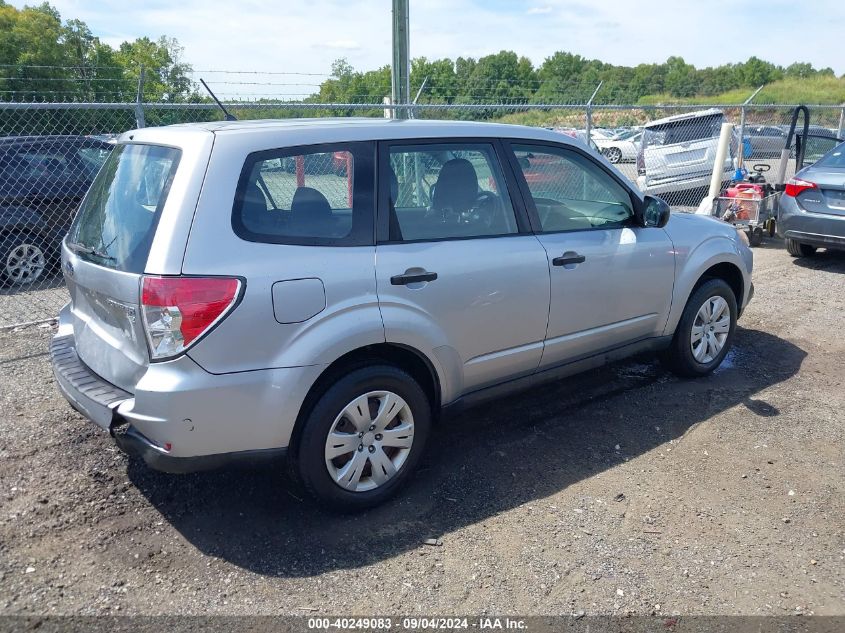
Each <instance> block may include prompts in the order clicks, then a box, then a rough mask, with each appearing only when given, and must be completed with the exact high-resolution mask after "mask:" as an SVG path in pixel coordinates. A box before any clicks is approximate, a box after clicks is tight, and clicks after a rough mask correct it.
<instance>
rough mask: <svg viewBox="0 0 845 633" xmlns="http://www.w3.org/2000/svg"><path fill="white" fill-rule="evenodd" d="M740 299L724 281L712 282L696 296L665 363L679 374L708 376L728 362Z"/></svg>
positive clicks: (673, 339) (701, 286) (689, 301)
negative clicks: (737, 298)
mask: <svg viewBox="0 0 845 633" xmlns="http://www.w3.org/2000/svg"><path fill="white" fill-rule="evenodd" d="M737 312H738V311H737V300H736V297H735V296H734V293H733V290H732V289H731V287H730V286H729V285H728V284H727V282H725V281H724V280H723V279H709V280H707V281H705V282H704V283H702V284H701V285H700V286H699V287H698V288H697V289H696V290H695V292H693V293H692V296H690V298H689V300H688V301H687V305H686V307H685V308H684V312H683V314H682V315H681V320H680V322H679V323H678V327H677V329H676V330H675V336H674V337H673V338H672V344H671V346H670V347H669V349H668V350H667V352H666V354H665V356H664V360H665V361H666V364H667V365H668V366H669V369H670V370H672V372H674V373H675V374H677V375H679V376H683V377H687V378H696V377H699V376H706V375H707V374H710V373H711V372H712V371H713V370H714V369H716V368H717V367H718V366H719V365H720V364H721V362H722V361H723V360H724V358H725V356H726V355H727V353H728V351H729V350H730V348H731V345H732V344H733V337H734V331H735V329H736V319H737Z"/></svg>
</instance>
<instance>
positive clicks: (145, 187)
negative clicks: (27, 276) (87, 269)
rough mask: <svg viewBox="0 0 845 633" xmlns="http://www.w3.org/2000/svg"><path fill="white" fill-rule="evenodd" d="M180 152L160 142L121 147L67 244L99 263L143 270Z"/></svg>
mask: <svg viewBox="0 0 845 633" xmlns="http://www.w3.org/2000/svg"><path fill="white" fill-rule="evenodd" d="M180 155H181V152H180V150H178V149H173V148H171V147H162V146H159V145H141V144H126V145H118V146H116V147H115V149H114V151H112V153H111V154H110V155H109V157H108V158H107V159H106V162H105V163H104V164H103V167H102V169H101V170H100V172H99V173H98V174H97V177H96V178H95V180H94V182H93V184H92V185H91V189H90V190H89V191H88V195H87V196H86V197H85V200H84V201H83V203H82V206H81V207H80V209H79V214H78V215H77V217H76V220H75V221H74V224H73V226H72V227H71V230H70V234H69V236H68V242H67V243H68V248H70V249H71V250H72V251H74V252H75V253H76V254H77V255H78V256H79V257H80V258H82V259H85V260H87V261H90V262H92V263H95V264H98V265H100V266H105V267H107V268H113V269H115V270H120V271H125V272H131V273H141V272H143V271H144V267H145V265H146V262H147V257H148V256H149V253H150V245H151V244H152V241H153V237H154V235H155V230H156V225H157V224H158V218H159V216H160V215H161V209H162V207H163V206H164V203H165V201H166V200H167V194H168V192H169V190H170V185H171V183H172V182H173V176H174V174H175V173H176V167H177V165H178V163H179V157H180Z"/></svg>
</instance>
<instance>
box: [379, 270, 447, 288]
mask: <svg viewBox="0 0 845 633" xmlns="http://www.w3.org/2000/svg"><path fill="white" fill-rule="evenodd" d="M435 279H437V273H430V272H421V273H405V274H403V275H393V277H391V278H390V283H391V284H393V285H394V286H407V285H408V284H416V283H420V282H421V281H434V280H435Z"/></svg>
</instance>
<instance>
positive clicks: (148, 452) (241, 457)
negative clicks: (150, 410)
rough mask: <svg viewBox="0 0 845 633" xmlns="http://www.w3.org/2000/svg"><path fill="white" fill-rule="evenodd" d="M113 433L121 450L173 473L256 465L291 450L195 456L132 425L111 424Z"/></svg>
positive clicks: (155, 468)
mask: <svg viewBox="0 0 845 633" xmlns="http://www.w3.org/2000/svg"><path fill="white" fill-rule="evenodd" d="M111 434H112V437H113V438H114V441H115V443H116V444H117V445H118V446H119V447H120V450H122V451H123V452H124V453H126V454H127V455H132V456H133V457H137V458H139V459H142V460H143V461H144V463H145V464H146V465H147V466H149V467H150V468H152V469H153V470H158V471H160V472H163V473H173V474H185V473H195V472H199V471H203V470H214V469H216V468H222V467H224V466H231V465H233V464H237V465H248V466H255V465H257V464H258V463H260V462H265V461H273V460H275V459H281V458H282V457H284V456H285V455H286V454H287V451H288V449H287V448H266V449H263V450H255V451H238V452H235V453H216V454H214V455H198V456H196V457H173V456H172V455H169V454H168V453H167V451H165V450H164V449H163V448H162V447H161V446H158V445H156V444H155V443H154V442H153V441H152V440H150V439H149V438H147V437H146V436H145V435H144V434H143V433H141V432H140V431H139V430H138V429H136V428H135V427H134V426H132V425H129V426H127V427H126V428H125V429H121V428H112V429H111Z"/></svg>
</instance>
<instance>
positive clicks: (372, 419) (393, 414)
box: [291, 364, 431, 512]
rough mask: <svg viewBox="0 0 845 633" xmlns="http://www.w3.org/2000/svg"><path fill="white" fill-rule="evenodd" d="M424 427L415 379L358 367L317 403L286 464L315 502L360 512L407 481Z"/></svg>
mask: <svg viewBox="0 0 845 633" xmlns="http://www.w3.org/2000/svg"><path fill="white" fill-rule="evenodd" d="M430 428H431V404H430V402H429V400H428V397H427V396H426V394H425V392H424V391H423V390H422V388H421V387H420V385H419V384H418V383H417V381H416V380H414V379H413V378H412V377H411V376H410V375H409V374H408V373H406V372H405V371H403V370H401V369H399V368H398V367H395V366H392V365H381V364H379V365H371V366H367V367H361V368H359V369H355V370H353V371H351V372H349V373H348V374H346V375H345V376H343V377H342V378H341V379H340V380H338V381H337V382H336V383H334V384H333V385H332V386H331V387H329V388H328V389H327V390H326V391H325V392H324V393H323V395H322V396H320V397H319V399H318V400H317V401H316V404H315V405H314V407H313V408H312V409H311V412H310V413H309V415H308V417H307V418H306V420H305V423H304V427H303V429H302V434H301V436H300V439H299V442H298V446H297V447H296V450H295V453H294V459H293V463H292V464H291V465H292V467H293V468H294V470H295V473H294V474H295V476H296V478H297V479H298V480H299V481H300V482H301V483H302V485H303V486H304V487H305V489H306V490H307V491H308V492H309V493H310V494H311V495H312V496H313V497H315V498H316V499H317V501H319V502H320V503H321V504H322V505H324V506H326V507H327V508H329V509H331V510H336V511H342V512H350V511H357V510H363V509H365V508H369V507H372V506H375V505H378V504H380V503H383V502H384V501H386V500H387V499H389V498H390V497H392V496H393V495H395V494H396V492H397V491H398V490H399V489H400V488H401V487H402V485H403V484H404V483H405V482H406V481H407V479H408V477H409V476H410V475H411V473H412V472H413V471H414V470H415V469H416V467H417V465H418V463H419V460H420V458H421V456H422V453H423V450H424V448H425V443H426V440H427V439H428V434H429V431H430Z"/></svg>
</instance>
